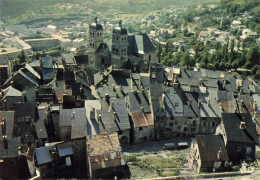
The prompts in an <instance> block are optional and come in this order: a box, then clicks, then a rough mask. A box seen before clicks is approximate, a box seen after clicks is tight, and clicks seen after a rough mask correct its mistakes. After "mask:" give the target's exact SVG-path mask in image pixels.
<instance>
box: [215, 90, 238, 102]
mask: <svg viewBox="0 0 260 180" xmlns="http://www.w3.org/2000/svg"><path fill="white" fill-rule="evenodd" d="M217 94H218V99H219V100H227V101H232V100H234V96H233V93H232V92H227V91H217Z"/></svg>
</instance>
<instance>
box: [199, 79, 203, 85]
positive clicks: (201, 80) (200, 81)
mask: <svg viewBox="0 0 260 180" xmlns="http://www.w3.org/2000/svg"><path fill="white" fill-rule="evenodd" d="M202 83H203V79H202V78H200V80H199V85H200V86H202Z"/></svg>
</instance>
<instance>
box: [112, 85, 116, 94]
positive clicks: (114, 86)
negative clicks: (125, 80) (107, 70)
mask: <svg viewBox="0 0 260 180" xmlns="http://www.w3.org/2000/svg"><path fill="white" fill-rule="evenodd" d="M112 89H113V91H114V92H116V85H115V84H113V85H112Z"/></svg>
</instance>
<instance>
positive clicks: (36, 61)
mask: <svg viewBox="0 0 260 180" xmlns="http://www.w3.org/2000/svg"><path fill="white" fill-rule="evenodd" d="M29 65H30V66H31V67H41V62H40V60H33V61H32V62H30V63H29Z"/></svg>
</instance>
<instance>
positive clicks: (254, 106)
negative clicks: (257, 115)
mask: <svg viewBox="0 0 260 180" xmlns="http://www.w3.org/2000/svg"><path fill="white" fill-rule="evenodd" d="M256 105H257V104H256V101H254V105H253V108H254V110H256Z"/></svg>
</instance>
